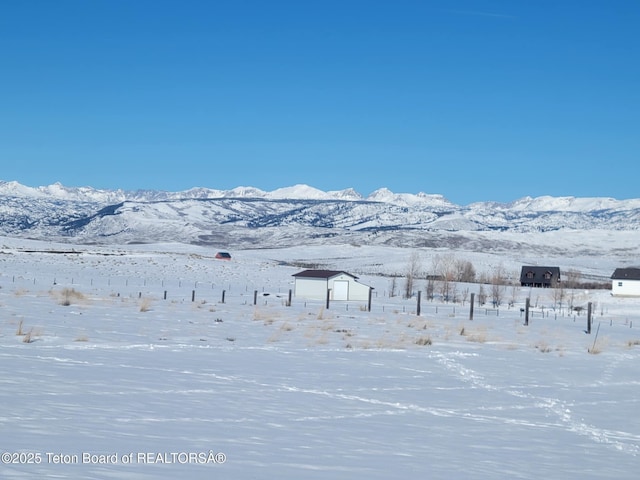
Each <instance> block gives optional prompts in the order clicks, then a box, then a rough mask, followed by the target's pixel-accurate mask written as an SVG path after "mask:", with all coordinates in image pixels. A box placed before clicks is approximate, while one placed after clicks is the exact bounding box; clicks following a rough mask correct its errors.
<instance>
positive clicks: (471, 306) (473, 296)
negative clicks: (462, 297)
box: [469, 293, 476, 320]
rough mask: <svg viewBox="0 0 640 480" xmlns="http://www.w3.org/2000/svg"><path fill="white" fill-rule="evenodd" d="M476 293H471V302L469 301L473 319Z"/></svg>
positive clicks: (470, 317)
mask: <svg viewBox="0 0 640 480" xmlns="http://www.w3.org/2000/svg"><path fill="white" fill-rule="evenodd" d="M475 296H476V294H475V293H472V294H471V302H469V320H473V302H474V298H475Z"/></svg>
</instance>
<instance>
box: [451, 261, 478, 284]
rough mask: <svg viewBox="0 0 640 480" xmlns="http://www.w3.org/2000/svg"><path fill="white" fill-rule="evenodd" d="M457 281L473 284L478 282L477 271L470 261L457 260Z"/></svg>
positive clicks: (455, 265) (455, 264) (455, 267)
mask: <svg viewBox="0 0 640 480" xmlns="http://www.w3.org/2000/svg"><path fill="white" fill-rule="evenodd" d="M454 269H455V281H456V282H463V283H473V282H475V280H476V269H475V267H474V266H473V264H472V263H471V262H469V261H468V260H456V261H455V263H454Z"/></svg>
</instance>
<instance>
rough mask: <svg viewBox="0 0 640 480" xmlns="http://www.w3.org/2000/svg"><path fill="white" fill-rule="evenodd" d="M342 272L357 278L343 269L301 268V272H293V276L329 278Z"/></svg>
mask: <svg viewBox="0 0 640 480" xmlns="http://www.w3.org/2000/svg"><path fill="white" fill-rule="evenodd" d="M342 273H344V274H345V275H349V276H350V277H353V278H358V277H356V276H355V275H351V274H350V273H348V272H345V271H343V270H303V271H302V272H298V273H295V274H294V275H293V276H294V277H303V278H331V277H335V276H337V275H340V274H342Z"/></svg>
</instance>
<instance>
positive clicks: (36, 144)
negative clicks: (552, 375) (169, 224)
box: [0, 0, 640, 204]
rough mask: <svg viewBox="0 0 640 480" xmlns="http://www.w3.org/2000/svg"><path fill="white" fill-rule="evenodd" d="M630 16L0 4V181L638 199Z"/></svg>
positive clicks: (565, 10)
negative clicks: (297, 186) (384, 189)
mask: <svg viewBox="0 0 640 480" xmlns="http://www.w3.org/2000/svg"><path fill="white" fill-rule="evenodd" d="M638 25H640V2H638V1H636V0H610V1H607V0H601V1H596V0H575V1H571V0H536V1H533V0H531V1H525V0H502V1H499V0H494V1H491V0H476V1H462V0H460V1H458V0H448V1H445V0H442V1H428V0H425V1H406V0H394V1H371V0H367V1H351V0H341V1H332V0H323V1H311V0H310V1H278V0H271V1H251V0H248V1H242V0H238V1H215V0H203V1H195V0H182V1H177V0H176V1H173V0H131V1H127V0H91V1H85V0H56V1H51V0H41V1H33V0H20V1H18V0H14V1H3V2H1V3H0V65H2V67H1V68H2V70H1V72H2V75H0V87H1V91H2V108H1V109H0V145H1V148H0V158H1V165H2V167H1V169H0V179H2V180H6V181H10V180H17V181H19V182H21V183H24V184H26V185H29V186H38V185H48V184H51V183H54V182H61V183H63V184H64V185H68V186H93V187H96V188H109V189H112V188H113V189H115V188H122V189H126V190H130V189H145V188H152V189H161V190H170V191H178V190H184V189H188V188H191V187H196V186H200V187H209V188H219V189H229V188H233V187H236V186H241V185H242V186H254V187H258V188H261V189H263V190H273V189H276V188H279V187H286V186H290V185H294V184H298V183H305V184H308V185H311V186H314V187H316V188H319V189H322V190H340V189H344V188H349V187H353V188H355V189H356V190H357V191H359V192H360V193H362V194H363V195H367V194H369V193H371V192H372V191H374V190H376V189H377V188H380V187H387V188H389V189H391V190H392V191H395V192H398V193H400V192H408V193H417V192H420V191H422V192H426V193H439V194H442V195H444V196H445V197H447V198H448V199H450V200H451V201H453V202H455V203H459V204H468V203H471V202H475V201H501V202H508V201H512V200H515V199H518V198H520V197H523V196H527V195H530V196H540V195H554V196H565V195H571V196H579V197H589V196H608V197H615V198H619V199H625V198H638V197H640V192H639V191H638V188H637V186H638V178H640V177H639V175H638V174H639V173H640V167H639V166H638V164H639V162H638V153H639V152H640V34H638V33H637V28H638V27H637V26H638Z"/></svg>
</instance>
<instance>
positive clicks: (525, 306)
mask: <svg viewBox="0 0 640 480" xmlns="http://www.w3.org/2000/svg"><path fill="white" fill-rule="evenodd" d="M530 302H531V299H529V298H528V297H527V301H526V302H525V305H524V324H525V325H529V304H530Z"/></svg>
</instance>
